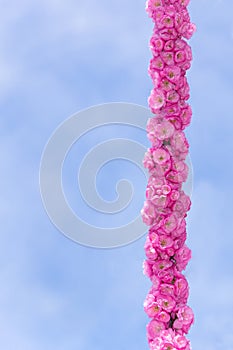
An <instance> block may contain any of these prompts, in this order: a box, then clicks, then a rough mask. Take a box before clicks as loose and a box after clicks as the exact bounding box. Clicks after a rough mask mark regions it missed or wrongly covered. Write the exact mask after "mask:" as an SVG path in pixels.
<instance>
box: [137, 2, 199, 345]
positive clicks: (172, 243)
mask: <svg viewBox="0 0 233 350" xmlns="http://www.w3.org/2000/svg"><path fill="white" fill-rule="evenodd" d="M188 3H189V0H148V1H147V3H146V11H147V13H148V15H149V17H151V18H152V20H153V21H154V31H153V35H152V38H151V40H150V49H151V51H152V55H153V58H152V59H151V61H150V65H149V75H150V77H151V79H152V81H153V85H154V87H153V89H152V91H151V94H150V97H149V99H148V102H149V106H150V109H151V111H152V113H153V114H154V117H153V118H151V119H149V121H148V124H147V135H148V138H149V140H150V142H151V147H150V148H149V149H148V150H147V152H146V154H145V157H144V160H143V164H144V167H145V168H147V169H148V170H149V174H150V176H149V181H148V185H147V189H146V201H145V203H144V207H143V209H142V210H141V215H142V219H143V221H144V222H145V223H146V224H147V225H148V226H149V232H148V236H147V239H146V243H145V254H146V260H145V261H144V274H145V275H147V276H148V277H149V278H150V280H151V282H152V287H151V289H150V291H149V293H148V295H147V297H146V299H145V302H144V309H145V312H146V313H147V315H148V316H149V317H150V318H151V321H150V322H149V324H148V325H147V338H148V342H149V347H150V349H151V350H174V349H180V350H189V349H191V347H190V341H189V340H188V339H187V338H186V336H185V335H186V334H187V333H188V331H189V329H190V326H191V325H192V323H193V321H194V315H193V312H192V309H191V308H190V307H189V306H187V300H188V296H189V286H188V282H187V280H186V278H185V276H184V275H183V274H182V271H183V270H184V269H185V268H186V265H187V263H188V261H189V260H190V258H191V250H190V249H189V248H188V247H187V245H186V244H185V241H186V237H187V232H186V220H185V218H186V216H187V212H188V211H189V209H190V206H191V201H190V198H189V196H188V195H187V194H185V193H184V191H183V190H182V184H183V183H184V182H185V181H186V180H187V177H188V166H187V165H186V163H185V159H186V156H187V154H188V152H189V144H188V141H187V139H186V137H185V134H184V129H185V127H186V126H188V125H189V124H190V121H191V116H192V110H191V106H190V105H189V104H188V103H187V100H188V99H189V85H188V82H187V78H186V71H187V70H188V69H189V68H190V66H191V60H192V50H191V48H190V46H189V44H188V43H187V41H186V40H184V39H190V38H191V36H192V34H193V33H194V31H195V25H194V24H192V23H191V22H190V16H189V13H188V10H187V5H188Z"/></svg>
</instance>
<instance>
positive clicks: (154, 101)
mask: <svg viewBox="0 0 233 350" xmlns="http://www.w3.org/2000/svg"><path fill="white" fill-rule="evenodd" d="M148 102H149V106H150V108H151V109H152V112H153V113H156V112H158V111H159V109H160V108H161V107H162V106H163V105H164V103H165V97H164V93H163V91H162V90H160V89H153V90H152V91H151V94H150V96H149V99H148Z"/></svg>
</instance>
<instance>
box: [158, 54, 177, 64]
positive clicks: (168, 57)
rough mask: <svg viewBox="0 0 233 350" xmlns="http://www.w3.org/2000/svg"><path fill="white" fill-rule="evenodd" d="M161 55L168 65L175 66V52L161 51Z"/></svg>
mask: <svg viewBox="0 0 233 350" xmlns="http://www.w3.org/2000/svg"><path fill="white" fill-rule="evenodd" d="M160 56H161V57H162V59H163V61H164V62H165V63H166V64H167V65H168V66H173V65H174V54H173V52H169V51H163V52H161V54H160Z"/></svg>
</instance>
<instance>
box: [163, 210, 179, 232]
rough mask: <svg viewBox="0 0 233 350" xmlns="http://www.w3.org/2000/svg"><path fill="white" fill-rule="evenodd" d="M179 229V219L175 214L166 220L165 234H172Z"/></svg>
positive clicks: (164, 225)
mask: <svg viewBox="0 0 233 350" xmlns="http://www.w3.org/2000/svg"><path fill="white" fill-rule="evenodd" d="M176 227H177V218H176V216H175V215H174V214H172V215H170V216H168V217H167V218H166V219H165V220H164V224H163V229H164V231H165V232H167V233H170V232H172V231H173V230H175V228H176Z"/></svg>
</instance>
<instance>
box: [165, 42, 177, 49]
mask: <svg viewBox="0 0 233 350" xmlns="http://www.w3.org/2000/svg"><path fill="white" fill-rule="evenodd" d="M174 45H175V42H174V40H168V41H166V42H165V44H164V51H172V50H173V49H174Z"/></svg>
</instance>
